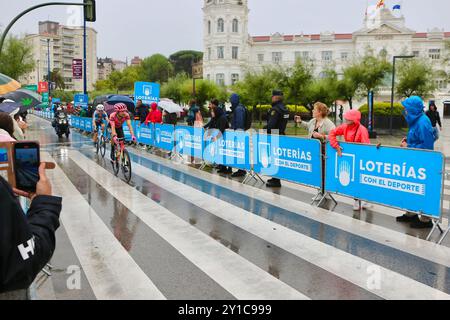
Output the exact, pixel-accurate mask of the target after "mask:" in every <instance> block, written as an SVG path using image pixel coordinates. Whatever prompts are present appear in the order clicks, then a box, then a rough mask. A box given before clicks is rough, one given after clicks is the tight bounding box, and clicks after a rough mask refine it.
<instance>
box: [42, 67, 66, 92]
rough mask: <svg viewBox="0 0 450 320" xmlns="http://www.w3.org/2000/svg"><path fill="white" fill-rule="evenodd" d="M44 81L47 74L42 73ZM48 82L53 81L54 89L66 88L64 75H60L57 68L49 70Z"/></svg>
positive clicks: (46, 79)
mask: <svg viewBox="0 0 450 320" xmlns="http://www.w3.org/2000/svg"><path fill="white" fill-rule="evenodd" d="M44 81H48V75H47V74H46V75H44ZM50 82H54V83H55V87H56V88H55V89H61V90H64V89H65V88H66V84H65V83H64V77H63V76H62V75H61V71H60V70H59V69H58V68H55V69H53V71H50Z"/></svg>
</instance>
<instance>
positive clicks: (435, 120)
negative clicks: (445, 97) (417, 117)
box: [426, 102, 442, 141]
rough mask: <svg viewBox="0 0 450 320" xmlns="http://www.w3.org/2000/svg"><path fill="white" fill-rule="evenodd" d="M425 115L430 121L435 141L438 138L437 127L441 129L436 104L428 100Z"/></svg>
mask: <svg viewBox="0 0 450 320" xmlns="http://www.w3.org/2000/svg"><path fill="white" fill-rule="evenodd" d="M426 115H427V117H428V118H429V119H430V121H431V125H432V126H433V130H434V136H435V139H436V141H437V140H439V129H438V127H437V126H438V125H439V128H440V129H441V130H442V122H441V116H440V115H439V111H438V109H437V107H436V104H435V103H434V102H430V107H429V110H428V111H427V112H426Z"/></svg>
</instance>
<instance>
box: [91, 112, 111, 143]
mask: <svg viewBox="0 0 450 320" xmlns="http://www.w3.org/2000/svg"><path fill="white" fill-rule="evenodd" d="M107 121H108V114H107V113H106V112H105V107H104V106H103V105H102V104H99V105H98V106H97V107H96V108H95V112H94V114H93V115H92V128H94V130H93V131H94V143H96V142H97V139H98V128H99V127H100V126H101V127H102V132H103V130H105V123H106V122H107Z"/></svg>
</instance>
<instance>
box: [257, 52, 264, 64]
mask: <svg viewBox="0 0 450 320" xmlns="http://www.w3.org/2000/svg"><path fill="white" fill-rule="evenodd" d="M258 62H259V63H263V62H264V53H259V54H258Z"/></svg>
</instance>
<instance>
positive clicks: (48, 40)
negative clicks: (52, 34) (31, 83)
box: [47, 38, 51, 98]
mask: <svg viewBox="0 0 450 320" xmlns="http://www.w3.org/2000/svg"><path fill="white" fill-rule="evenodd" d="M47 55H48V57H47V83H48V97H49V98H50V91H51V88H50V38H48V39H47Z"/></svg>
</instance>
